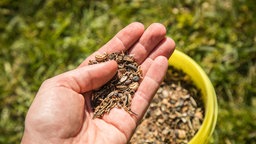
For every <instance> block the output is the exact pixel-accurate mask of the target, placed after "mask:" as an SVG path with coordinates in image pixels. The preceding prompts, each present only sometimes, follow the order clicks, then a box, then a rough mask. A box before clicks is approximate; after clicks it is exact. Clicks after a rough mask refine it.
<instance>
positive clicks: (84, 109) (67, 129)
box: [22, 22, 175, 144]
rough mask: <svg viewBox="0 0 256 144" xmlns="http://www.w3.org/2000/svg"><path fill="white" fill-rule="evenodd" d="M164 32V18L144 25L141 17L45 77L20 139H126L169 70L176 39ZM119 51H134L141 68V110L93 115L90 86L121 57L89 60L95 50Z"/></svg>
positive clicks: (108, 74) (136, 101) (106, 76)
mask: <svg viewBox="0 0 256 144" xmlns="http://www.w3.org/2000/svg"><path fill="white" fill-rule="evenodd" d="M165 35H166V30H165V27H164V26H163V25H161V24H158V23H154V24H152V25H150V26H149V27H148V28H147V29H146V30H145V31H144V26H143V25H142V24H141V23H138V22H134V23H131V24H130V25H128V26H127V27H125V28H124V29H122V30H121V31H120V32H118V33H117V34H116V35H115V36H114V37H113V38H112V39H111V40H110V41H109V42H108V43H107V44H105V45H104V46H103V47H102V48H100V49H99V50H98V51H96V52H95V53H93V54H92V55H91V56H89V57H88V58H87V59H86V60H85V61H84V62H82V64H81V65H80V66H79V67H78V68H76V69H74V70H72V71H69V72H66V73H63V74H60V75H58V76H55V77H53V78H50V79H48V80H46V81H45V82H44V83H43V84H42V85H41V87H40V89H39V91H38V93H37V95H36V97H35V99H34V101H33V103H32V105H31V106H30V108H29V111H28V113H27V116H26V121H25V131H24V135H23V138H22V143H26V144H27V143H47V144H48V143H111V144H114V143H127V142H128V141H129V139H130V138H131V136H132V134H133V132H134V130H135V128H136V126H137V125H138V124H139V122H140V120H141V119H142V117H143V115H144V113H145V112H146V110H147V107H148V105H149V103H150V101H151V99H152V97H153V96H154V94H155V92H156V90H157V89H158V87H159V85H160V83H161V81H162V80H163V77H164V75H165V72H166V70H167V67H168V58H169V57H170V55H171V54H172V52H173V50H174V47H175V44H174V42H173V40H172V39H170V38H168V37H166V36H165ZM121 51H124V52H125V51H128V53H129V54H132V55H134V58H135V60H136V62H137V63H139V64H140V65H141V69H142V72H143V80H142V82H141V84H140V86H139V88H138V90H137V92H136V93H135V95H134V98H133V100H132V104H131V110H132V111H133V112H135V113H136V114H138V115H137V116H131V115H130V114H129V113H127V112H126V111H125V110H123V109H118V108H113V109H112V110H111V111H110V113H109V114H106V115H104V116H103V117H102V119H99V118H95V119H92V117H93V112H92V111H91V106H90V95H91V90H93V89H96V88H99V87H100V86H102V85H103V84H105V83H106V82H107V81H109V80H110V79H111V78H112V77H113V76H114V74H115V73H116V71H117V63H116V62H115V61H109V62H105V63H100V64H96V65H88V62H89V60H90V59H93V57H94V56H95V55H96V54H102V53H104V52H106V53H112V52H121Z"/></svg>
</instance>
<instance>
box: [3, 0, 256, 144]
mask: <svg viewBox="0 0 256 144" xmlns="http://www.w3.org/2000/svg"><path fill="white" fill-rule="evenodd" d="M255 9H256V1H255V0H205V1H203V0H145V1H143V0H132V1H127V0H114V1H111V0H107V1H100V0H96V1H93V0H89V1H85V0H71V1H68V0H22V1H16V0H1V1H0V143H4V144H6V143H20V139H21V137H22V133H23V129H24V119H25V115H26V112H27V110H28V108H29V106H30V104H31V102H32V100H33V98H34V96H35V94H36V92H37V90H38V88H39V86H40V84H41V83H42V82H43V81H44V80H45V79H47V78H49V77H52V76H54V75H57V74H60V73H62V72H65V71H67V70H70V69H73V68H75V67H76V66H77V65H78V64H79V63H80V62H81V61H82V60H83V59H85V58H86V57H87V56H88V55H90V54H91V53H92V52H93V51H95V50H97V49H98V48H100V47H101V46H102V45H103V44H105V43H106V42H107V41H108V40H109V39H110V38H111V37H112V36H114V34H116V33H117V32H118V31H119V30H120V29H122V28H123V27H124V26H126V25H127V24H129V23H131V22H134V21H139V22H142V23H144V24H145V26H146V27H147V26H149V25H150V24H151V23H153V22H160V23H162V24H164V25H165V26H166V27H167V35H168V36H170V37H172V38H173V39H174V40H175V41H176V45H177V49H179V50H181V51H183V52H185V53H186V54H187V55H189V56H190V57H192V58H193V59H194V60H195V61H197V62H198V63H199V64H200V65H201V66H202V68H203V69H204V70H205V72H206V73H207V74H208V76H209V77H210V79H211V81H212V83H213V85H214V87H215V90H216V93H217V97H218V102H219V103H218V104H219V113H218V121H217V125H216V129H215V131H214V134H213V136H212V139H211V143H220V144H222V143H223V144H233V143H234V144H235V143H237V144H243V143H248V144H249V143H256V142H255V141H256V97H255V96H256V18H255V17H256V11H255Z"/></svg>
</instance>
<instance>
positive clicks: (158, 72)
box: [131, 56, 168, 122]
mask: <svg viewBox="0 0 256 144" xmlns="http://www.w3.org/2000/svg"><path fill="white" fill-rule="evenodd" d="M167 68H168V59H167V58H166V57H163V56H158V57H157V58H155V60H154V61H153V62H152V64H151V66H150V68H149V69H148V71H147V73H146V75H145V77H144V78H143V80H142V82H141V84H140V86H139V88H138V90H137V92H136V93H135V95H134V97H133V100H132V105H131V110H132V111H133V112H135V113H136V114H137V115H138V116H137V117H136V118H137V119H136V121H137V122H138V121H139V120H141V118H142V117H143V115H144V114H145V112H146V110H147V108H148V106H149V103H150V102H151V100H152V98H153V96H154V95H155V93H156V91H157V89H158V88H159V86H160V84H161V82H162V81H163V78H164V76H165V74H166V71H167Z"/></svg>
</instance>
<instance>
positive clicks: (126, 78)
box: [89, 52, 142, 118]
mask: <svg viewBox="0 0 256 144" xmlns="http://www.w3.org/2000/svg"><path fill="white" fill-rule="evenodd" d="M109 60H115V61H116V62H117V64H118V70H117V73H116V75H115V76H114V77H113V78H112V79H111V80H110V81H109V82H107V83H106V84H105V85H103V86H102V87H100V88H99V89H97V90H94V91H93V92H92V97H91V105H92V108H93V112H94V116H93V118H100V117H102V116H103V115H104V114H105V113H109V112H110V110H111V109H112V108H114V107H118V108H123V109H124V110H125V111H127V112H128V113H130V114H135V113H134V112H132V111H131V101H132V97H133V95H134V93H135V92H136V90H137V89H138V87H139V81H140V79H141V78H142V72H141V69H140V67H139V66H138V64H137V63H136V62H135V60H134V57H133V56H131V55H128V54H125V53H123V52H122V53H111V54H107V53H104V54H101V55H96V56H95V60H90V61H89V65H92V64H97V63H102V62H106V61H109ZM135 115H136V114H135Z"/></svg>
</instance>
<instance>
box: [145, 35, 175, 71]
mask: <svg viewBox="0 0 256 144" xmlns="http://www.w3.org/2000/svg"><path fill="white" fill-rule="evenodd" d="M174 49H175V42H174V41H173V40H172V39H171V38H169V37H167V38H165V39H163V40H162V41H161V42H160V43H159V45H158V46H157V48H155V49H154V51H152V52H151V53H150V55H149V56H148V57H147V58H146V60H145V61H144V62H143V63H142V64H141V69H142V75H145V74H146V73H147V71H148V68H149V67H150V65H151V64H152V62H153V61H154V59H155V58H156V57H158V56H164V57H166V58H167V59H169V58H170V56H171V54H172V53H173V51H174Z"/></svg>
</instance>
